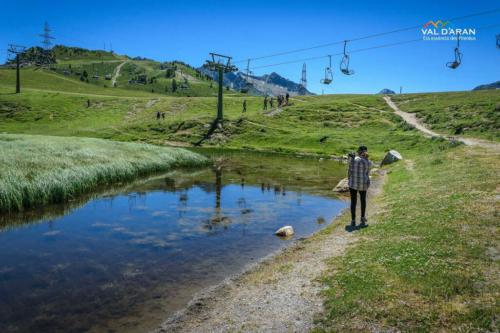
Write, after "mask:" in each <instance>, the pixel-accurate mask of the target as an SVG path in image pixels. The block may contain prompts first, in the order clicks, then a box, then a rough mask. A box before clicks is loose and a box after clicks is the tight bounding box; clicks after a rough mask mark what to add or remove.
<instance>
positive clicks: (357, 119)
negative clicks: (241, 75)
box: [0, 83, 428, 157]
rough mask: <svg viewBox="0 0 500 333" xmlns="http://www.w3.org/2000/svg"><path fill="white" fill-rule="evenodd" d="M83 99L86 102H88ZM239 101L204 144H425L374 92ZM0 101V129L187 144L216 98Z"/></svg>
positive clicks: (53, 95)
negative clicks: (269, 103)
mask: <svg viewBox="0 0 500 333" xmlns="http://www.w3.org/2000/svg"><path fill="white" fill-rule="evenodd" d="M76 84H77V85H78V86H80V85H82V83H76ZM95 89H101V90H102V91H104V92H107V91H119V89H112V88H98V87H96V88H95ZM0 91H1V90H0ZM4 91H5V90H4ZM89 98H90V100H91V106H90V107H89V108H87V99H89ZM242 99H243V98H242V97H238V96H229V97H226V99H225V102H224V107H225V122H224V126H223V129H222V130H218V131H216V132H215V133H214V135H213V136H212V138H211V139H209V140H207V141H206V142H204V143H203V145H204V146H219V147H225V148H237V149H239V148H246V149H255V150H266V151H275V152H307V153H315V154H324V155H331V154H334V155H343V154H345V153H347V152H350V151H352V150H354V149H355V148H356V146H357V145H359V144H361V143H363V144H366V145H368V146H369V147H370V148H371V150H372V152H373V153H374V154H375V155H376V156H377V157H381V156H382V154H383V153H384V152H385V151H386V150H388V149H392V148H394V147H398V146H403V147H418V146H419V145H424V144H426V143H427V142H428V140H426V139H425V138H424V137H422V136H421V135H420V134H419V133H417V132H416V131H415V130H413V129H412V128H411V127H409V126H407V125H405V124H404V123H403V122H402V121H401V120H400V119H399V118H398V117H396V116H394V114H393V113H392V112H391V111H390V109H389V108H388V107H387V106H386V105H385V103H384V101H383V100H382V98H381V97H380V96H376V95H372V96H366V95H342V96H321V97H320V96H318V97H302V98H300V99H298V98H294V99H291V104H292V105H291V106H289V107H285V108H283V109H282V110H281V112H280V111H279V110H274V111H273V112H274V114H266V113H264V111H263V110H262V106H263V105H262V98H258V97H247V98H246V99H247V110H248V111H247V112H246V113H244V114H243V113H242ZM0 105H1V106H0V131H3V132H15V133H32V134H33V133H35V134H46V133H51V134H52V135H61V136H68V135H72V136H89V137H99V138H108V139H114V140H121V141H141V142H148V143H154V144H160V145H164V144H177V145H179V144H180V145H188V146H189V145H192V144H194V143H196V142H198V141H200V140H201V139H202V138H203V137H204V135H205V134H206V133H207V132H208V130H209V127H210V124H211V122H212V121H213V119H214V116H215V112H216V99H215V98H209V97H196V98H193V97H192V98H185V97H161V98H158V97H157V96H156V95H153V94H150V96H148V97H144V96H136V97H133V98H131V97H126V98H125V97H121V96H107V95H97V94H96V95H92V96H90V97H89V96H88V95H85V94H82V95H73V94H65V93H57V92H45V91H36V90H30V91H27V92H26V93H23V94H20V95H15V94H1V95H0ZM158 111H159V112H162V113H165V119H161V120H157V119H156V113H157V112H158ZM266 112H269V111H266Z"/></svg>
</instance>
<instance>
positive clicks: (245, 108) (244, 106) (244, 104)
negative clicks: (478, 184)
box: [243, 99, 247, 112]
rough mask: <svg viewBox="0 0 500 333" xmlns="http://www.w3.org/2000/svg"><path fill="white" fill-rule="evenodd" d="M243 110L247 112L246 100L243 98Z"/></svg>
mask: <svg viewBox="0 0 500 333" xmlns="http://www.w3.org/2000/svg"><path fill="white" fill-rule="evenodd" d="M243 112H247V100H246V99H244V100H243Z"/></svg>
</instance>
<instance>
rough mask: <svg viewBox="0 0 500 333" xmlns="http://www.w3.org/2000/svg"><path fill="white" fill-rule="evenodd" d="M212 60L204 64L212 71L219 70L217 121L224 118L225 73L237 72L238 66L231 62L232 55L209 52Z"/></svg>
mask: <svg viewBox="0 0 500 333" xmlns="http://www.w3.org/2000/svg"><path fill="white" fill-rule="evenodd" d="M209 54H210V57H211V60H207V62H206V64H204V65H203V66H204V67H205V68H208V69H209V70H211V71H217V74H218V79H219V93H218V95H217V118H216V119H215V120H216V122H217V123H219V122H221V121H222V119H223V113H222V93H223V90H224V89H223V85H224V73H231V72H236V71H237V70H238V68H236V66H234V65H232V64H231V59H232V58H231V57H228V56H225V55H221V54H217V53H209Z"/></svg>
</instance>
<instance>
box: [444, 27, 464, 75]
mask: <svg viewBox="0 0 500 333" xmlns="http://www.w3.org/2000/svg"><path fill="white" fill-rule="evenodd" d="M461 63H462V53H461V52H460V34H458V35H457V47H455V60H454V61H450V62H447V63H446V67H448V68H451V69H456V68H457V67H458V66H460V64H461Z"/></svg>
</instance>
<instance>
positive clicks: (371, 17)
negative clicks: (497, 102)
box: [0, 0, 500, 93]
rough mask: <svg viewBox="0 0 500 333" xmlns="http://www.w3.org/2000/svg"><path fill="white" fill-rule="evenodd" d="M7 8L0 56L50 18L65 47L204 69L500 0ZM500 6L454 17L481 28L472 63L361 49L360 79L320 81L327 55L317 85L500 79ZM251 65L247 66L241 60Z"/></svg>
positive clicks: (291, 70) (422, 51) (1, 21)
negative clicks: (109, 50)
mask: <svg viewBox="0 0 500 333" xmlns="http://www.w3.org/2000/svg"><path fill="white" fill-rule="evenodd" d="M1 8H2V11H1V12H0V45H4V46H5V47H2V51H1V53H0V57H2V58H5V56H6V51H5V49H6V48H7V44H8V43H17V44H23V45H40V40H41V38H40V37H38V36H37V34H39V33H41V31H42V28H43V23H44V22H45V21H48V22H49V25H50V26H51V28H52V29H53V35H54V36H55V37H56V38H57V39H56V43H58V44H64V45H71V46H80V47H85V48H91V49H102V48H103V47H104V43H106V47H109V44H110V43H112V44H113V48H114V50H115V51H116V52H118V53H120V54H127V55H130V56H145V57H148V58H153V59H155V60H162V61H163V60H173V59H177V60H182V61H185V62H188V63H190V64H192V65H194V66H199V65H201V64H202V63H203V62H204V60H205V59H206V58H207V55H208V53H209V52H212V51H213V52H218V53H223V54H228V55H231V56H233V57H234V59H235V60H242V59H247V58H248V57H257V56H261V55H267V54H270V53H275V52H280V51H287V50H290V49H297V48H303V47H308V46H314V45H318V44H324V43H328V42H333V41H338V40H344V39H350V38H356V37H360V36H365V35H368V34H373V33H378V32H385V31H389V30H394V29H398V28H402V27H409V26H414V25H419V24H424V23H425V22H427V21H429V20H438V19H447V18H452V17H458V16H463V15H467V14H471V13H476V12H482V11H486V10H491V9H495V8H500V4H499V3H498V1H484V0H482V1H457V0H455V1H355V0H351V1H315V0H308V1H293V0H288V1H273V0H268V1H261V0H253V1H189V0H187V1H175V2H173V1H125V0H122V1H93V0H89V1H49V2H47V1H23V0H16V1H4V0H2V3H1ZM493 24H500V12H497V13H494V14H490V15H485V16H480V17H475V18H470V19H467V20H463V21H460V22H456V23H454V25H455V26H457V27H465V28H477V36H476V37H477V40H476V41H465V42H463V43H462V52H463V54H464V55H463V63H462V66H460V67H459V68H458V69H456V70H451V69H448V68H446V67H445V65H444V64H445V63H446V62H447V61H450V60H451V59H452V58H453V48H454V47H455V45H454V44H455V43H454V42H452V41H422V42H417V43H411V44H405V45H401V46H395V47H389V48H381V49H376V50H372V51H366V52H360V53H353V54H352V56H351V65H352V68H353V69H354V70H355V71H356V74H355V75H353V76H345V75H342V74H340V73H339V70H338V63H339V61H340V57H338V56H337V57H334V59H333V65H334V66H333V67H334V82H333V84H332V85H330V86H323V85H321V84H320V82H319V81H320V79H321V76H322V75H323V72H324V66H325V65H326V58H325V59H324V60H316V61H308V62H307V74H308V77H307V79H308V88H309V89H310V90H312V91H314V92H316V93H321V92H322V90H323V89H324V92H325V93H375V92H378V91H379V90H380V89H382V88H390V89H393V90H399V86H401V85H402V86H403V90H404V91H405V92H421V91H449V90H468V89H471V88H473V87H474V86H476V85H478V84H483V83H490V82H493V81H497V80H500V50H498V49H496V48H495V34H498V33H500V26H498V27H495V28H493V29H488V30H482V29H479V28H480V27H483V26H489V25H493ZM421 36H422V34H421V32H420V30H419V29H414V30H412V31H407V32H403V33H397V34H391V35H387V36H384V37H381V38H374V39H368V40H364V41H357V42H353V43H351V44H350V45H349V47H350V48H351V49H359V48H365V47H370V46H376V45H381V44H387V43H394V42H398V41H404V40H410V39H417V38H421ZM341 49H342V45H335V46H331V47H327V48H322V49H316V50H311V51H308V52H302V53H296V54H291V55H287V56H283V57H276V58H270V59H263V60H261V61H258V62H257V61H255V62H253V63H252V64H253V65H254V66H258V65H267V64H274V63H279V62H284V61H289V60H296V59H301V58H308V57H314V56H323V55H327V54H331V53H338V52H341V51H342V50H341ZM239 65H242V67H244V66H245V65H244V64H239ZM301 69H302V63H295V64H289V65H282V66H276V67H269V68H265V69H256V70H255V74H264V73H267V72H271V71H276V72H278V73H279V74H281V75H283V76H285V77H287V78H289V79H292V80H294V81H296V82H298V81H299V80H300V75H301Z"/></svg>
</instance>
